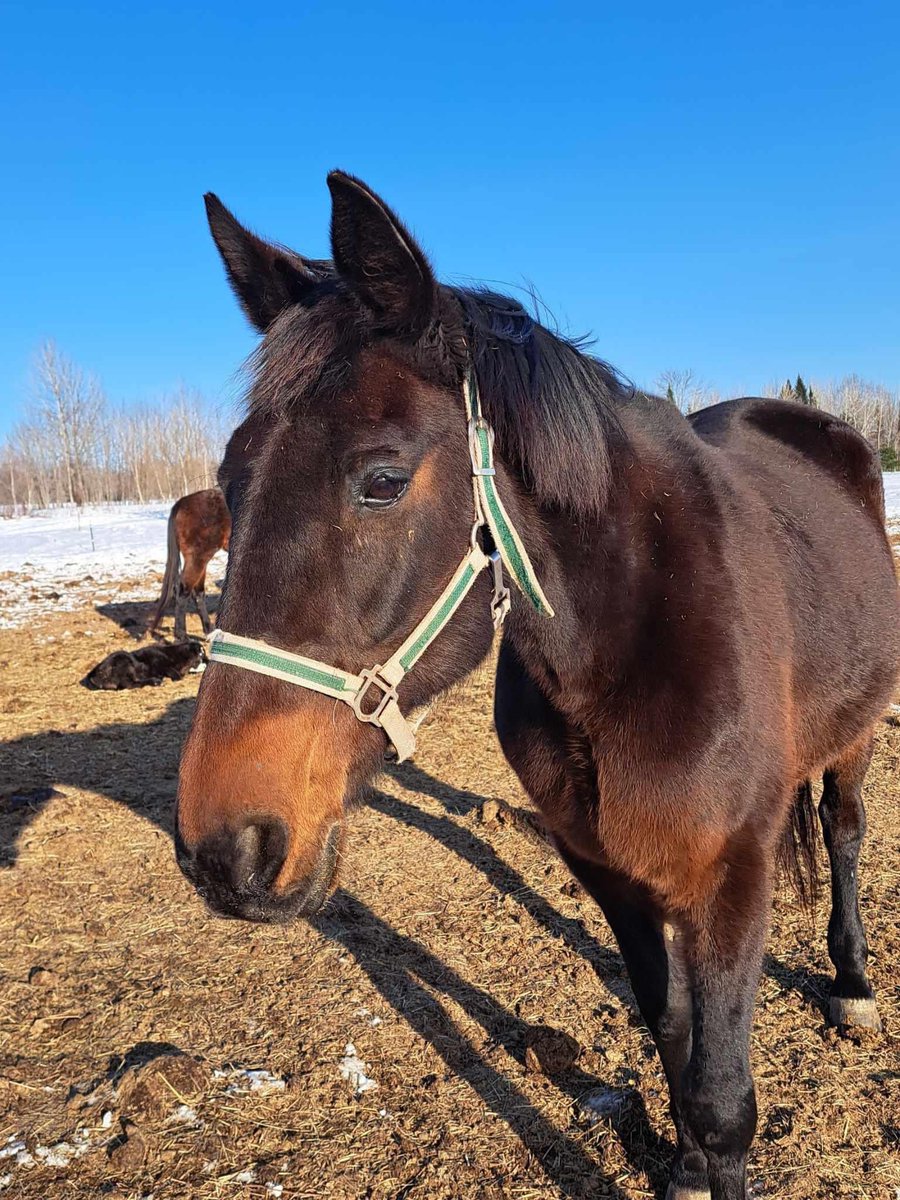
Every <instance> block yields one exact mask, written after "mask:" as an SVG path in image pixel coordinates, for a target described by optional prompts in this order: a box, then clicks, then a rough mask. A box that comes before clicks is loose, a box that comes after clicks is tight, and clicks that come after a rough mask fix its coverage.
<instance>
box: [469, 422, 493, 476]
mask: <svg viewBox="0 0 900 1200" xmlns="http://www.w3.org/2000/svg"><path fill="white" fill-rule="evenodd" d="M479 430H483V431H484V432H485V433H486V434H487V437H488V445H489V446H490V456H491V461H493V458H494V431H493V429H492V428H491V427H490V425H488V423H487V421H485V419H484V418H483V417H478V418H477V420H476V419H475V418H474V417H472V418H471V419H470V420H469V457H470V458H471V460H472V474H473V475H476V476H478V475H496V474H497V472H496V471H495V470H494V468H493V467H482V466H480V465H479V463H480V461H481V460H480V456H479V450H480V446H479V444H478V431H479Z"/></svg>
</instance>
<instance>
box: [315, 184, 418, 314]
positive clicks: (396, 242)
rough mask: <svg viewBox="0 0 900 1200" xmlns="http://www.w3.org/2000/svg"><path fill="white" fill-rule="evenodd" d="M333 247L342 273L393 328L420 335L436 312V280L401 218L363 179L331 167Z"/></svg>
mask: <svg viewBox="0 0 900 1200" xmlns="http://www.w3.org/2000/svg"><path fill="white" fill-rule="evenodd" d="M328 188H329V190H330V192H331V252H332V254H333V256H334V264H335V267H336V268H337V271H338V274H339V275H340V276H341V278H342V279H344V280H346V282H347V283H349V284H350V286H351V288H352V289H353V291H354V292H355V293H356V295H357V296H358V297H359V299H360V300H362V302H363V304H365V306H366V307H367V308H368V309H370V310H371V311H372V312H373V313H374V314H375V317H376V319H377V321H378V324H379V327H380V328H381V329H382V330H383V331H385V332H389V333H393V334H400V335H404V334H405V335H407V336H411V337H417V336H418V335H419V334H421V333H423V332H424V330H425V329H426V328H427V326H428V324H429V322H430V321H431V318H432V315H433V313H434V306H435V294H436V284H435V280H434V276H433V275H432V273H431V267H430V266H429V265H428V260H427V259H426V257H425V255H424V253H423V252H422V250H421V249H420V248H419V247H418V246H417V245H416V243H415V241H414V240H413V238H412V236H411V234H410V233H409V232H408V230H406V229H405V228H404V227H403V224H402V223H401V221H400V219H399V218H398V217H397V216H396V215H395V214H394V213H393V212H391V210H390V209H389V208H388V206H387V205H386V204H385V203H384V201H383V200H381V199H380V197H378V196H376V195H375V193H374V192H373V191H370V189H369V188H367V187H366V185H365V184H364V183H362V182H361V181H360V180H359V179H355V178H354V177H353V176H352V175H345V174H344V172H343V171H332V172H331V174H330V175H329V176H328Z"/></svg>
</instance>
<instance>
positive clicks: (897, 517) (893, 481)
mask: <svg viewBox="0 0 900 1200" xmlns="http://www.w3.org/2000/svg"><path fill="white" fill-rule="evenodd" d="M883 478H884V506H885V509H886V510H887V519H888V521H889V522H894V521H900V471H885V473H884V477H883Z"/></svg>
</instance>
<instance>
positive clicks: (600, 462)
mask: <svg viewBox="0 0 900 1200" xmlns="http://www.w3.org/2000/svg"><path fill="white" fill-rule="evenodd" d="M447 291H449V292H450V293H451V294H452V295H453V296H454V297H455V299H456V300H457V301H458V303H459V305H460V307H461V310H462V319H463V324H464V333H465V337H466V342H467V345H468V353H469V354H470V355H471V356H472V358H473V360H474V366H475V371H476V374H477V377H478V384H479V391H480V393H481V401H482V407H483V409H484V412H485V416H486V417H487V419H488V421H489V422H490V423H491V425H492V427H493V429H494V433H495V435H496V439H497V447H498V451H499V453H500V456H501V458H502V459H503V460H504V461H505V462H508V463H510V465H512V466H514V467H516V468H517V469H518V471H519V472H520V474H521V476H522V479H523V482H524V483H525V486H526V487H527V488H528V490H529V491H530V492H532V493H533V495H534V496H535V498H536V499H537V500H538V501H540V502H543V503H545V504H549V505H554V506H559V507H562V508H568V509H570V510H573V511H576V512H581V513H585V514H593V513H596V512H597V511H599V510H600V509H601V508H602V507H603V505H604V502H605V500H606V497H607V494H608V491H609V487H610V483H611V477H610V471H611V468H610V449H611V447H612V446H613V444H615V443H619V444H621V443H622V442H623V441H624V440H625V435H624V432H623V430H622V427H621V423H620V422H619V418H618V415H617V411H616V408H617V404H618V403H619V402H622V401H626V400H628V399H630V398H631V397H632V396H633V395H634V388H633V387H632V386H631V385H630V384H628V383H626V382H625V380H623V379H622V377H621V376H620V375H619V374H618V373H617V372H616V371H615V369H614V368H613V367H611V366H610V365H609V364H608V363H605V362H603V361H602V360H601V359H599V358H595V357H594V356H593V355H591V354H588V353H585V347H586V345H587V342H586V340H585V339H583V338H566V337H562V336H561V335H560V334H558V333H556V332H552V331H551V330H549V329H547V328H546V327H545V326H543V325H541V324H540V322H539V321H538V320H537V319H536V318H535V317H533V316H532V315H531V314H530V313H529V312H528V311H527V310H526V309H525V308H524V307H523V305H521V304H520V303H519V302H518V301H517V300H514V299H512V298H511V297H509V296H503V295H500V294H498V293H496V292H493V291H490V290H488V289H483V288H448V289H447Z"/></svg>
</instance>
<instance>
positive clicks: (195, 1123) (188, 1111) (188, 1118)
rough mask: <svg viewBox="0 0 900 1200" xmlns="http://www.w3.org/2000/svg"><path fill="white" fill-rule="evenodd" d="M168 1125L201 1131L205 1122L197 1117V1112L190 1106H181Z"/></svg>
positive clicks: (167, 1122)
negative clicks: (189, 1127)
mask: <svg viewBox="0 0 900 1200" xmlns="http://www.w3.org/2000/svg"><path fill="white" fill-rule="evenodd" d="M166 1124H167V1125H190V1126H192V1127H193V1128H195V1129H200V1128H201V1127H202V1125H203V1122H202V1121H201V1120H200V1118H199V1117H198V1116H197V1110H196V1109H195V1108H191V1106H190V1105H189V1104H179V1105H178V1107H177V1108H176V1109H175V1111H174V1112H173V1113H172V1115H171V1116H170V1117H169V1119H168V1120H167V1121H166Z"/></svg>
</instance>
